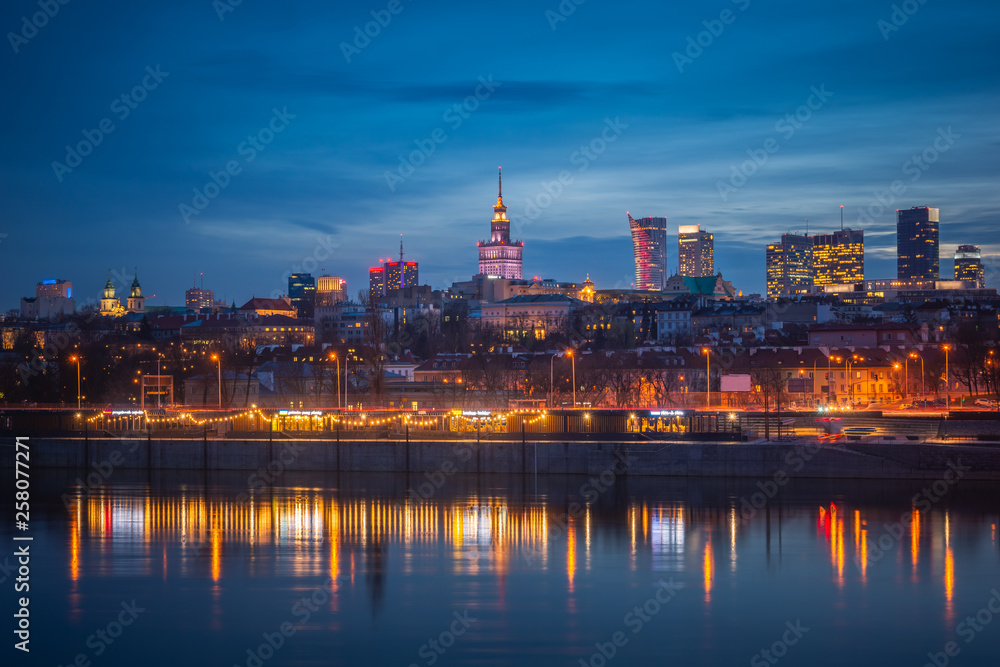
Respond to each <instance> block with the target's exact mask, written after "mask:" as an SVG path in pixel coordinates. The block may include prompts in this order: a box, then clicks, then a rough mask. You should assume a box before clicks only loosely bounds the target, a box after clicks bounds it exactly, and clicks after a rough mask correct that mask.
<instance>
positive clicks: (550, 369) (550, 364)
mask: <svg viewBox="0 0 1000 667" xmlns="http://www.w3.org/2000/svg"><path fill="white" fill-rule="evenodd" d="M558 356H559V353H558V352H556V353H554V354H553V355H552V356H551V357H549V407H550V408H551V407H552V383H553V381H552V376H553V373H552V365H553V364H554V363H555V361H556V357H558Z"/></svg>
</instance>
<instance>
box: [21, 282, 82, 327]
mask: <svg viewBox="0 0 1000 667" xmlns="http://www.w3.org/2000/svg"><path fill="white" fill-rule="evenodd" d="M75 312H76V301H74V300H73V283H71V282H70V281H68V280H62V279H55V278H49V279H46V280H43V281H42V282H40V283H38V284H37V285H35V296H34V297H30V296H26V297H23V298H22V299H21V317H23V318H25V319H43V320H45V319H55V318H57V317H60V316H62V315H72V314H73V313H75Z"/></svg>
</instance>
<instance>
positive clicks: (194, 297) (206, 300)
mask: <svg viewBox="0 0 1000 667" xmlns="http://www.w3.org/2000/svg"><path fill="white" fill-rule="evenodd" d="M213 306H215V292H213V291H212V290H210V289H200V288H198V287H189V288H188V289H186V290H184V307H185V308H189V309H191V310H200V309H202V308H212V307H213Z"/></svg>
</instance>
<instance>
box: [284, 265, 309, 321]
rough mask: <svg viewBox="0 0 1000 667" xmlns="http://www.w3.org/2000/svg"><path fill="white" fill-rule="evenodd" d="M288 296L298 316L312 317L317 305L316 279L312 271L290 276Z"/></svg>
mask: <svg viewBox="0 0 1000 667" xmlns="http://www.w3.org/2000/svg"><path fill="white" fill-rule="evenodd" d="M288 298H289V299H290V300H291V302H292V306H293V307H294V308H295V312H296V313H298V316H299V317H301V318H305V319H312V316H313V312H314V309H315V307H316V279H315V278H313V277H312V274H310V273H293V274H292V275H290V276H288Z"/></svg>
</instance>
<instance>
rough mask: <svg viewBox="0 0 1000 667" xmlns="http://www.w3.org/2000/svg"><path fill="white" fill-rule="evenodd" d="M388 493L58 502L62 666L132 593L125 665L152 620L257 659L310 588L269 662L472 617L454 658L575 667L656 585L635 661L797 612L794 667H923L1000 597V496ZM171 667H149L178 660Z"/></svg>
mask: <svg viewBox="0 0 1000 667" xmlns="http://www.w3.org/2000/svg"><path fill="white" fill-rule="evenodd" d="M360 477H361V478H362V479H367V478H365V477H364V476H360ZM393 477H394V476H391V475H387V476H382V478H377V479H376V481H375V482H372V483H370V484H368V485H367V486H361V485H358V486H357V488H355V487H354V486H352V487H351V488H345V487H344V486H341V485H339V484H338V483H337V482H338V481H341V480H340V479H339V478H337V477H334V479H333V480H332V482H333V483H329V480H327V483H326V484H314V483H312V482H310V484H304V485H296V484H294V478H292V477H291V476H289V477H288V478H287V479H286V480H285V481H286V482H288V483H289V485H288V486H284V487H275V488H273V489H267V490H265V491H264V492H261V493H257V494H256V495H254V496H252V497H251V498H250V500H246V501H243V502H240V501H238V500H237V499H236V498H237V496H238V495H239V493H240V492H241V491H246V489H244V488H239V487H238V486H226V485H215V486H212V487H210V488H209V489H208V490H206V489H205V488H203V487H198V486H197V485H194V484H191V485H184V486H183V488H181V487H177V488H179V490H178V491H176V492H165V491H162V490H154V489H151V488H150V487H148V486H144V485H142V484H130V485H127V486H126V485H121V486H115V485H111V486H109V487H107V488H105V489H103V490H101V491H99V492H97V493H95V494H93V495H90V496H81V495H80V494H79V493H76V494H73V493H71V494H70V495H69V502H68V503H67V506H66V507H63V506H62V505H61V504H60V506H59V507H58V509H55V508H54V507H55V505H54V504H53V509H52V511H51V517H50V518H49V519H48V520H47V523H48V525H49V527H50V529H51V531H52V538H51V539H50V540H48V541H47V542H45V541H42V542H41V543H36V545H37V546H38V547H39V550H40V552H41V555H40V558H42V559H44V560H43V561H42V562H44V563H45V564H46V565H48V566H50V569H51V570H52V571H54V572H56V573H58V576H54V577H53V578H51V579H50V580H49V581H50V583H48V584H46V589H45V590H46V592H47V593H49V594H51V595H52V597H53V604H52V605H51V610H50V612H51V613H50V615H49V616H48V617H47V619H46V620H45V621H42V622H43V623H48V624H50V625H51V628H52V629H53V631H59V632H62V633H64V634H65V635H66V636H67V637H68V638H77V637H78V638H79V641H75V640H74V641H71V642H70V643H71V646H70V647H68V648H67V649H66V650H65V651H57V652H56V653H54V654H53V659H54V660H55V661H56V662H55V663H54V664H62V663H60V661H69V660H71V658H72V655H73V654H75V653H76V652H77V651H80V650H85V648H84V644H83V641H82V640H83V638H84V637H85V636H86V633H85V632H83V630H85V629H87V628H91V627H92V626H93V627H98V626H99V625H100V624H102V623H106V619H107V610H108V609H111V608H114V607H115V606H116V605H117V604H118V603H119V602H120V601H121V600H128V599H132V598H133V597H134V598H136V599H138V598H139V597H141V596H145V597H144V598H143V599H144V600H145V603H146V604H148V606H149V607H150V608H151V609H155V610H158V611H156V612H155V614H156V623H155V624H152V622H150V624H147V626H146V627H145V628H144V627H143V625H142V624H141V623H137V625H136V627H135V629H134V630H133V631H131V632H132V635H130V636H127V637H126V638H125V640H123V642H122V643H123V644H128V646H121V645H120V646H119V648H118V649H117V651H118V652H119V653H118V657H119V658H120V659H122V660H124V659H125V656H126V655H127V653H126V651H128V650H132V651H138V652H139V655H144V656H145V655H147V654H146V653H145V652H146V651H150V650H151V649H152V648H153V647H155V646H156V645H157V644H158V643H159V642H161V641H163V640H161V639H160V638H158V637H157V636H155V634H150V633H152V632H153V628H154V627H155V628H158V629H159V630H161V631H162V630H166V629H171V628H177V629H178V630H181V629H183V630H182V631H183V632H184V637H186V642H187V643H185V644H184V646H183V648H179V647H178V646H176V645H174V646H173V647H172V651H170V652H169V653H170V655H171V656H174V657H176V656H175V654H176V653H177V651H181V652H182V653H183V652H194V653H191V656H192V658H191V659H194V657H193V656H194V655H195V654H196V653H197V654H198V655H202V656H204V653H205V652H206V651H207V652H209V653H211V654H212V655H213V656H214V658H215V659H217V660H220V661H222V662H220V664H245V659H246V647H247V646H251V645H254V642H256V641H257V640H258V639H259V637H260V636H261V633H264V632H267V631H273V630H274V628H275V627H278V626H279V625H280V623H281V622H282V621H297V620H302V619H301V618H296V616H295V614H294V612H292V611H291V610H292V609H293V603H294V601H295V600H296V599H299V598H300V597H301V596H303V595H306V594H309V593H310V592H313V591H316V590H317V588H319V590H322V593H323V595H322V596H321V597H323V598H324V599H323V602H322V604H321V605H318V607H321V610H318V611H316V612H315V613H314V614H312V615H311V616H310V618H309V619H308V621H306V622H303V623H301V624H300V625H299V626H298V627H300V628H301V630H300V631H299V632H298V633H297V634H296V636H295V637H293V638H291V639H289V645H288V649H287V650H283V651H280V652H279V653H278V654H276V655H275V657H274V658H273V660H271V661H269V662H267V663H266V664H268V665H271V664H289V665H294V664H310V663H313V662H315V661H319V660H324V659H329V660H332V661H333V662H334V663H337V664H341V663H343V664H354V663H355V661H356V660H361V661H364V660H368V661H369V662H373V663H378V664H383V663H384V662H389V663H394V664H403V665H407V664H412V663H416V664H427V662H426V658H424V657H421V656H420V655H419V654H418V650H419V648H420V647H421V645H422V644H423V642H424V641H426V639H427V637H430V636H435V635H437V634H439V633H440V632H442V631H443V630H445V629H447V627H448V622H449V621H448V619H449V618H450V617H451V614H453V613H454V612H460V611H462V610H472V613H473V615H474V616H478V619H479V620H478V621H477V622H476V624H475V625H474V626H473V628H472V629H471V630H470V631H469V632H468V634H467V635H466V636H463V637H462V638H461V639H459V640H457V641H456V643H455V646H454V648H453V649H452V653H453V655H450V656H449V660H454V661H455V662H454V663H453V664H470V663H475V664H508V663H510V662H513V661H517V662H519V663H523V664H553V662H560V661H561V662H562V663H565V664H579V662H578V661H579V659H581V658H583V659H588V658H589V656H590V655H591V654H592V653H593V652H594V650H595V642H597V643H599V642H606V641H608V639H609V637H610V636H611V635H612V633H614V632H615V631H617V630H622V629H624V628H623V626H622V617H623V614H625V612H627V611H628V610H629V609H631V608H632V607H633V606H635V605H637V604H641V603H642V602H643V601H645V600H646V599H648V598H649V597H650V595H651V591H652V586H654V585H655V583H656V582H657V581H658V580H661V579H662V580H667V579H672V580H674V581H677V582H680V583H682V584H683V585H684V586H685V588H684V590H683V591H682V592H681V593H679V594H678V596H677V598H676V600H674V601H672V602H671V604H670V605H669V606H667V607H665V611H663V612H662V614H661V616H660V617H658V618H657V619H656V620H655V621H650V625H651V626H653V625H654V623H655V626H656V627H657V628H658V629H657V630H656V631H650V632H643V634H641V635H636V636H635V638H634V639H633V640H632V641H631V642H630V643H629V645H628V646H627V647H624V648H622V649H621V650H622V651H623V654H624V653H626V652H627V653H629V654H630V658H629V659H628V660H627V661H623V664H626V663H628V664H632V663H633V662H639V663H641V662H643V661H645V660H651V659H653V657H654V656H662V655H664V652H665V651H669V654H670V655H671V656H676V659H677V660H679V661H681V662H683V661H684V660H687V661H688V662H687V664H694V663H695V662H701V663H703V664H732V663H733V662H741V663H742V662H745V661H748V660H749V659H750V657H751V656H752V655H753V654H755V653H756V652H757V651H758V650H759V649H760V647H762V646H766V645H769V644H770V643H771V642H773V641H775V640H776V639H778V638H779V637H780V634H781V628H782V625H783V623H784V622H785V621H789V620H791V621H794V620H795V619H799V618H801V619H803V621H804V622H805V624H806V625H808V626H810V627H811V628H814V629H813V630H811V631H810V635H809V641H805V640H804V641H803V642H802V644H801V646H800V647H799V648H798V649H797V653H798V660H797V661H796V662H799V660H801V661H802V662H799V664H807V663H808V664H839V662H840V661H842V660H843V659H845V657H846V656H854V657H853V658H852V661H853V662H855V663H857V662H860V663H861V664H869V663H866V662H865V660H866V659H865V658H864V656H863V655H862V657H861V658H858V657H857V656H858V655H859V654H858V647H859V645H860V646H862V647H865V646H867V648H868V652H869V655H870V657H871V662H870V664H879V662H878V661H877V659H879V658H878V656H879V655H880V653H884V652H885V651H886V650H888V649H892V648H893V646H895V645H896V644H895V643H894V642H896V641H898V642H900V643H901V645H903V646H907V647H912V648H913V656H912V659H913V660H914V661H918V664H920V663H919V660H920V659H921V656H926V653H927V652H928V651H938V650H941V649H940V646H941V645H942V644H943V642H944V641H946V640H947V639H948V638H954V628H955V623H956V620H960V619H961V618H964V616H965V615H968V614H969V613H975V612H976V611H977V610H978V609H979V608H980V607H982V606H983V605H985V603H986V601H987V600H988V598H989V591H990V589H991V588H993V587H995V586H997V585H998V584H1000V565H998V554H997V537H996V523H997V507H996V501H995V500H992V499H993V498H995V497H996V495H995V493H994V492H993V491H994V489H992V488H990V487H980V488H979V490H978V491H976V492H975V493H967V494H966V496H965V498H964V499H962V500H963V501H962V502H961V503H959V502H958V498H955V499H946V500H945V501H942V502H941V503H940V504H939V505H938V506H935V507H932V508H931V509H930V510H929V511H919V510H917V508H915V507H913V506H912V505H911V504H910V503H909V501H908V498H910V497H912V495H913V494H912V492H911V488H910V486H908V485H906V484H899V483H895V484H889V485H885V484H881V483H874V482H872V483H861V482H852V483H850V484H849V485H848V487H847V488H846V490H847V491H849V492H850V493H845V492H844V491H845V489H844V488H842V487H841V486H838V485H837V484H836V483H832V482H830V483H823V484H819V485H817V484H813V483H811V484H802V485H800V486H796V485H794V484H792V485H790V486H789V488H788V489H787V490H786V492H785V493H784V494H782V495H780V496H779V497H778V498H776V499H775V500H774V501H772V502H771V504H770V505H768V506H767V507H765V508H763V509H761V510H760V511H759V512H756V513H755V514H754V515H753V516H745V515H744V514H743V513H742V511H741V508H742V507H744V506H743V505H742V504H741V502H740V501H741V499H742V498H743V497H747V496H749V495H750V494H752V493H753V488H752V487H751V486H749V483H747V482H741V481H738V480H737V481H731V482H726V481H704V482H699V481H688V480H685V481H682V482H676V481H675V482H670V483H667V482H664V481H663V480H656V479H648V478H647V479H644V480H638V479H636V480H633V479H629V480H622V481H621V482H619V483H618V484H617V485H616V486H617V487H618V488H617V489H616V490H614V491H613V492H608V493H607V494H606V495H605V496H604V497H601V498H599V499H598V500H597V501H596V502H594V503H592V504H583V502H582V499H581V497H580V496H579V494H578V493H577V490H578V489H579V488H580V483H581V481H585V480H579V479H576V478H540V479H539V490H540V491H542V492H543V493H542V495H535V494H533V493H532V494H529V493H525V492H523V491H522V490H521V489H522V488H523V484H521V483H520V482H519V481H518V479H519V478H517V479H514V480H513V481H510V483H509V486H505V482H507V481H508V480H505V479H504V478H480V479H475V478H472V479H459V478H455V480H454V482H455V484H454V488H448V487H447V486H446V487H445V488H442V489H441V490H440V491H439V493H438V495H437V496H435V497H434V498H431V499H429V500H425V501H418V502H414V501H412V500H411V499H410V498H411V496H408V495H406V494H405V493H404V492H403V491H404V490H405V489H406V488H407V484H408V483H407V481H406V479H405V476H400V477H402V479H401V480H393V479H392V478H393ZM387 478H388V479H389V480H390V482H385V480H386V479H387ZM237 479H238V478H237ZM383 482H385V483H384V484H383ZM817 487H819V489H823V488H825V489H828V493H827V494H826V495H823V494H822V493H820V492H818V491H817ZM61 491H62V490H60V492H61ZM577 502H579V503H580V504H579V505H577V504H576V503H577ZM903 518H905V519H906V520H905V521H903V520H902V519H903ZM2 537H3V535H0V538H2ZM42 546H44V551H43V550H41V547H42ZM36 567H43V565H41V564H39V565H36ZM154 582H156V583H154ZM317 595H318V594H317ZM290 614H291V615H290ZM807 618H808V619H809V620H808V621H807V620H805V619H807ZM143 620H145V619H143ZM81 633H82V634H81ZM169 634H170V633H167V635H169ZM914 635H916V636H920V637H922V638H924V639H925V641H924V642H923V643H919V642H918V644H920V645H915V644H914V642H913V640H912V637H913V636H914ZM907 636H909V637H911V639H910V640H905V637H907ZM998 636H1000V629H998V630H997V631H996V632H995V633H993V634H992V635H988V634H986V633H984V634H983V636H982V637H981V638H980V639H978V640H977V644H976V645H975V646H972V647H970V648H969V649H968V654H969V655H971V654H972V653H973V652H974V650H980V651H985V650H995V649H996V647H997V646H998V645H1000V642H998ZM126 640H127V641H126ZM129 641H131V642H133V644H134V645H133V644H129ZM166 646H170V643H169V642H168V643H167V644H166ZM199 652H200V653H199ZM890 654H891V653H890ZM109 655H112V652H111V651H110V650H109ZM241 656H243V657H241ZM162 657H163V660H164V661H163V662H162V663H160V662H157V660H158V659H159V658H158V657H157V654H154V655H153V656H152V657H151V658H147V659H145V660H144V662H145V663H146V664H154V665H155V664H176V663H174V662H173V658H171V662H170V663H168V662H167V661H166V660H167V654H164V655H163V656H162ZM195 661H196V662H201V660H200V659H199V660H195ZM226 661H228V662H226ZM123 664H124V663H123Z"/></svg>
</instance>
